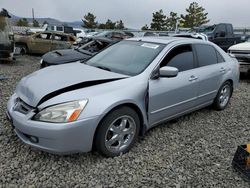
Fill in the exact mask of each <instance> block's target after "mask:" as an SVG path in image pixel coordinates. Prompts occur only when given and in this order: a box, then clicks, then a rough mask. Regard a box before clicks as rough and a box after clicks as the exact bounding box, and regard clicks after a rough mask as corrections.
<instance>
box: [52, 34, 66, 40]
mask: <svg viewBox="0 0 250 188" xmlns="http://www.w3.org/2000/svg"><path fill="white" fill-rule="evenodd" d="M54 40H57V41H67V36H65V35H59V34H55V37H54Z"/></svg>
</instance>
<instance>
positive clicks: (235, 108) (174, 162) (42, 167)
mask: <svg viewBox="0 0 250 188" xmlns="http://www.w3.org/2000/svg"><path fill="white" fill-rule="evenodd" d="M39 60H40V57H34V56H20V57H17V61H16V62H14V63H2V64H0V75H4V76H6V77H8V79H7V80H2V81H0V187H1V185H3V186H10V185H20V186H25V187H26V186H28V185H36V186H37V187H48V186H49V187H57V186H61V187H65V186H66V185H67V186H68V187H74V186H75V187H212V186H214V187H249V184H248V183H246V182H245V181H244V180H243V179H242V178H241V177H240V176H239V174H238V173H237V172H235V171H234V170H233V169H232V167H231V161H232V158H233V154H234V152H235V150H236V148H237V145H241V144H245V143H247V142H250V124H249V121H250V81H249V79H246V78H245V79H244V80H241V83H240V87H239V88H238V89H237V90H236V91H235V93H234V95H233V98H232V100H231V103H230V105H229V107H228V108H227V109H226V110H224V111H222V112H217V111H214V110H212V109H210V108H206V109H203V110H200V111H198V112H195V113H192V114H190V115H187V116H185V117H182V118H179V119H178V120H177V121H173V122H169V123H165V124H163V125H162V126H159V127H156V128H154V129H152V130H150V131H149V132H148V133H147V134H146V136H145V138H144V139H140V140H139V141H138V142H137V144H136V145H135V147H134V148H133V149H132V150H131V151H130V152H129V153H127V154H125V155H123V156H121V157H116V158H103V157H102V156H100V155H98V154H96V153H95V152H92V153H88V154H76V155H71V156H57V155H52V154H48V153H44V152H41V151H37V150H34V149H32V148H30V147H29V146H27V145H25V144H23V143H22V142H21V141H20V140H19V139H18V138H17V136H16V135H15V134H14V132H13V130H12V129H11V126H10V124H9V122H8V121H7V120H6V118H5V109H6V103H7V100H8V98H9V96H10V95H11V94H12V93H13V92H14V89H15V86H16V83H17V82H18V81H19V80H20V79H21V78H22V77H23V76H25V75H27V74H29V73H31V72H33V71H35V70H37V69H39ZM41 87H42V86H41ZM83 144H84V143H83Z"/></svg>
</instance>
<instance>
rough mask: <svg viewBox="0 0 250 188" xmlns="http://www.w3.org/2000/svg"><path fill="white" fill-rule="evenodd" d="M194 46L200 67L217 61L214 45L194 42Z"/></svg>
mask: <svg viewBox="0 0 250 188" xmlns="http://www.w3.org/2000/svg"><path fill="white" fill-rule="evenodd" d="M195 48H196V52H197V58H198V62H199V66H200V67H203V66H208V65H213V64H216V63H217V54H216V51H215V49H214V47H212V46H210V45H206V44H196V45H195Z"/></svg>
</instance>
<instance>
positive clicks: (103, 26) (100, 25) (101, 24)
mask: <svg viewBox="0 0 250 188" xmlns="http://www.w3.org/2000/svg"><path fill="white" fill-rule="evenodd" d="M98 29H106V24H103V23H100V24H99V25H98Z"/></svg>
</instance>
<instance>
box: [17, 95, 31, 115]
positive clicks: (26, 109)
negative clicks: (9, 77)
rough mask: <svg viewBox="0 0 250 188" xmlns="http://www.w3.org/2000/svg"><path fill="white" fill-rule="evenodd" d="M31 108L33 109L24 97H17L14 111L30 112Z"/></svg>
mask: <svg viewBox="0 0 250 188" xmlns="http://www.w3.org/2000/svg"><path fill="white" fill-rule="evenodd" d="M31 110H33V108H32V107H31V106H29V105H28V104H26V103H25V102H24V101H23V100H22V99H20V98H17V100H16V104H15V106H14V111H17V112H20V113H22V114H28V113H29V112H30V111H31Z"/></svg>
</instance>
